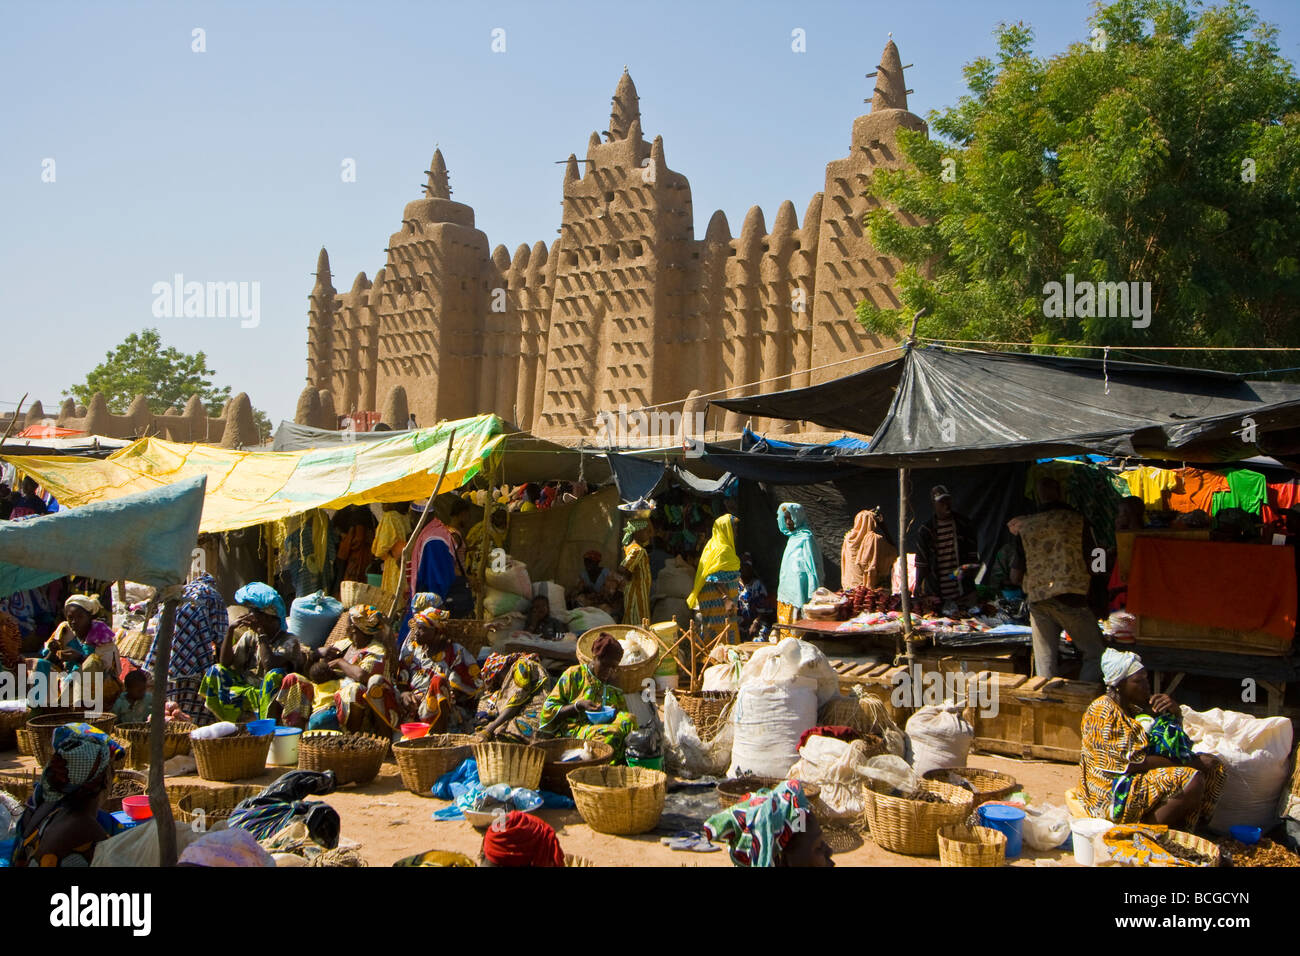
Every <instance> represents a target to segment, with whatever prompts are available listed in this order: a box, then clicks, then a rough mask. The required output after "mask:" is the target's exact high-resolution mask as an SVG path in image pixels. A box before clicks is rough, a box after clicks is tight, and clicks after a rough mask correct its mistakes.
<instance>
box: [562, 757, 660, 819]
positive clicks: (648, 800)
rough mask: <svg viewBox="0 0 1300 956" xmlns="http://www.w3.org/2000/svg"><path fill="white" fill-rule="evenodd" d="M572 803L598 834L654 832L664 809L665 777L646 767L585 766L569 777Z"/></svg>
mask: <svg viewBox="0 0 1300 956" xmlns="http://www.w3.org/2000/svg"><path fill="white" fill-rule="evenodd" d="M569 786H570V787H571V788H572V789H573V802H574V803H575V804H577V807H578V813H580V814H581V815H582V819H583V820H585V821H586V823H587V826H589V827H591V828H592V829H593V830H595V831H596V832H597V833H609V834H613V835H614V836H631V835H632V834H636V833H645V832H646V831H647V830H653V829H654V827H655V825H656V824H657V823H658V822H659V817H660V815H661V814H662V813H663V810H664V797H665V796H666V795H667V787H668V775H667V774H665V773H664V772H663V771H662V770H647V769H646V768H645V767H608V766H605V767H585V768H583V769H582V770H574V771H572V772H571V773H570V774H569Z"/></svg>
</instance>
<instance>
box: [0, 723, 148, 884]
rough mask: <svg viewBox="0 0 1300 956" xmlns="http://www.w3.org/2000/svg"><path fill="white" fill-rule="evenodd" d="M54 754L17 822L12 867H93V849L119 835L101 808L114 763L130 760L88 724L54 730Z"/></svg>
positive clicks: (109, 817) (64, 726) (109, 740)
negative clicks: (122, 759)
mask: <svg viewBox="0 0 1300 956" xmlns="http://www.w3.org/2000/svg"><path fill="white" fill-rule="evenodd" d="M52 748H53V749H52V753H51V755H50V759H49V762H48V763H46V764H45V769H44V770H43V771H42V773H41V779H40V781H39V782H38V783H37V784H36V787H35V789H34V790H33V791H32V795H31V797H30V798H29V799H28V801H27V807H26V809H25V810H24V811H23V815H22V816H21V817H19V819H18V840H17V844H16V846H15V849H14V856H13V864H12V865H13V866H42V867H57V866H67V867H73V866H78V867H81V866H90V861H91V860H92V859H93V858H94V856H95V847H96V845H98V844H99V843H102V842H103V841H104V840H107V839H108V838H109V837H110V836H113V835H114V834H115V833H116V832H117V831H118V830H119V829H120V827H119V825H118V824H117V823H116V821H114V819H113V818H112V817H111V816H110V815H109V814H107V813H105V812H103V810H102V809H101V806H102V804H103V802H104V797H105V795H106V794H107V793H108V791H109V787H110V786H111V785H112V782H113V771H114V762H115V761H116V760H118V759H119V758H121V757H124V756H125V754H126V751H125V749H124V748H123V747H122V745H121V744H119V743H118V742H117V741H116V740H114V739H113V738H112V737H110V736H108V735H107V734H104V733H101V732H100V731H98V730H96V729H95V728H94V727H91V726H90V725H89V724H84V723H74V724H64V725H63V726H62V727H56V728H55V729H54V737H53V741H52Z"/></svg>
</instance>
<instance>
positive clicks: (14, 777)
mask: <svg viewBox="0 0 1300 956" xmlns="http://www.w3.org/2000/svg"><path fill="white" fill-rule="evenodd" d="M40 779H41V771H40V768H37V767H29V768H27V769H26V770H4V771H0V790H3V791H4V792H5V793H7V794H9V796H11V797H13V798H14V799H15V800H17V801H18V802H19V803H26V802H27V798H28V797H30V796H31V795H32V790H33V789H34V788H35V787H36V781H38V780H40Z"/></svg>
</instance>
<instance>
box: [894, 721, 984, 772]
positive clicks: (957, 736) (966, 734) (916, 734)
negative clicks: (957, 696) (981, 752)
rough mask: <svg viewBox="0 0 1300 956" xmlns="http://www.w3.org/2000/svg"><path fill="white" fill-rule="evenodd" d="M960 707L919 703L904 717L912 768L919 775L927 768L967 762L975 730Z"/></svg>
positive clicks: (955, 765) (960, 764) (940, 767)
mask: <svg viewBox="0 0 1300 956" xmlns="http://www.w3.org/2000/svg"><path fill="white" fill-rule="evenodd" d="M961 711H962V709H961V707H959V706H958V705H956V704H944V705H943V706H941V707H922V708H921V709H920V710H918V711H917V712H916V713H914V714H913V715H912V716H911V717H909V718H908V720H907V728H906V730H907V739H908V740H909V741H911V744H912V768H913V769H914V770H915V771H916V772H917V773H918V774H920V775H921V776H925V774H926V773H927V772H928V771H931V770H941V769H944V768H947V767H964V766H966V755H967V754H969V753H970V745H971V740H972V739H974V737H975V732H974V730H972V729H971V725H970V724H968V723H967V722H966V721H965V720H963V719H962V716H961Z"/></svg>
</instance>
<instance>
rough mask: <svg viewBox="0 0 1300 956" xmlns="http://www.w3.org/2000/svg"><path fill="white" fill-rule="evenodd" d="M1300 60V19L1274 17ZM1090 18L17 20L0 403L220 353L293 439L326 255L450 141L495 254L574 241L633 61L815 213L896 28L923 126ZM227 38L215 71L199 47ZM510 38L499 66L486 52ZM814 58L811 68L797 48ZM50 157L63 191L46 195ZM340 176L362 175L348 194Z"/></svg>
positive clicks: (1028, 14) (214, 54)
mask: <svg viewBox="0 0 1300 956" xmlns="http://www.w3.org/2000/svg"><path fill="white" fill-rule="evenodd" d="M1255 7H1256V9H1257V10H1258V11H1259V12H1260V13H1261V15H1262V16H1263V18H1264V19H1265V20H1266V21H1269V22H1271V23H1274V24H1276V25H1277V26H1278V27H1280V29H1281V47H1282V51H1283V53H1284V54H1285V55H1286V56H1287V57H1288V58H1290V59H1291V60H1292V61H1293V62H1295V61H1296V60H1297V53H1298V52H1300V4H1297V3H1295V0H1259V2H1258V3H1256V4H1255ZM1090 10H1091V5H1090V4H1089V3H1087V2H1084V0H1048V2H1044V0H988V2H970V0H942V2H941V0H910V2H896V0H895V2H888V3H886V2H878V0H859V2H844V3H838V2H837V3H831V2H815V0H802V2H794V0H783V2H744V3H741V2H699V0H696V2H690V3H677V2H660V0H655V2H653V3H612V2H604V3H602V2H592V0H586V2H582V3H570V2H563V0H557V2H544V3H543V2H535V0H529V2H518V3H515V2H500V0H497V2H493V3H490V4H487V3H469V2H461V3H454V4H453V3H416V2H411V3H390V2H382V0H381V2H368V3H361V2H358V3H347V4H345V3H326V2H315V3H282V4H270V3H221V4H217V3H184V4H180V3H122V4H112V5H109V4H94V3H82V2H68V3H63V2H60V3H17V2H10V3H9V4H7V5H6V7H5V9H4V19H5V30H4V31H3V34H2V35H0V79H3V84H2V90H3V92H0V104H2V106H0V130H3V134H0V135H3V139H4V147H3V148H0V222H2V223H3V225H0V310H3V315H4V328H5V331H6V335H5V342H6V347H5V348H4V349H3V350H0V401H4V402H7V403H10V404H7V405H0V408H12V403H13V402H16V401H17V399H18V398H19V397H20V396H21V395H22V393H23V392H30V393H31V394H32V397H33V398H39V399H41V400H42V401H43V402H44V403H45V407H46V409H47V411H53V410H55V409H56V408H57V405H58V402H59V400H60V398H61V394H62V391H63V390H64V389H65V388H67V387H68V386H69V385H70V384H72V383H73V382H75V381H79V380H81V379H82V378H83V377H84V375H85V373H86V372H87V371H89V370H90V368H92V367H93V366H94V365H95V364H96V363H97V362H98V361H100V360H101V359H102V358H103V355H104V352H105V351H107V350H108V349H109V348H111V347H112V346H114V345H115V344H116V343H118V342H119V341H121V339H122V338H124V337H125V336H126V335H127V334H128V333H130V332H133V331H138V330H140V329H143V328H147V327H150V326H157V327H159V328H160V330H161V332H162V335H163V338H164V341H165V342H167V343H168V344H172V345H175V346H177V347H178V348H180V349H182V350H185V351H197V350H200V349H201V350H203V351H205V352H206V353H207V355H208V358H209V364H210V365H211V366H212V367H213V368H215V369H216V370H217V383H218V384H222V385H230V386H231V387H232V388H233V390H234V391H236V392H238V391H247V392H248V393H249V396H250V397H251V398H252V400H253V403H254V405H256V406H258V407H260V408H263V409H265V410H266V411H267V413H268V414H269V415H270V416H271V419H272V421H277V420H278V419H279V418H281V417H291V416H292V414H293V408H294V403H295V401H296V398H297V395H298V392H299V391H300V390H301V388H302V386H303V384H304V381H305V374H306V371H305V370H306V337H307V328H306V310H307V295H308V292H309V291H310V289H311V285H312V272H313V271H314V268H315V262H316V255H317V252H318V250H319V249H320V247H321V245H325V246H326V247H327V248H328V249H329V253H330V259H331V263H332V264H333V269H334V285H335V287H336V288H338V289H339V290H340V291H345V290H347V289H349V288H350V287H351V285H352V280H353V278H354V277H355V275H356V274H357V272H358V271H362V270H364V271H365V272H366V274H367V275H368V276H373V275H374V273H375V270H376V269H378V268H379V267H380V266H382V265H383V262H384V253H383V249H384V247H385V246H386V245H387V240H388V237H389V235H390V234H391V233H392V232H394V231H395V230H397V229H398V228H399V222H400V219H401V212H402V206H403V204H404V203H406V202H407V201H409V200H411V199H413V198H416V197H417V196H418V195H419V194H420V186H421V185H422V184H423V182H424V176H423V174H422V170H425V169H427V168H428V161H429V157H430V156H431V155H432V152H433V148H434V144H435V143H437V144H439V145H440V146H441V148H442V151H443V154H444V155H445V157H446V159H447V164H448V167H449V170H450V174H451V185H452V189H453V194H454V195H453V198H455V199H457V200H459V201H461V202H465V203H469V204H470V205H472V206H473V207H474V209H475V213H476V216H477V224H478V226H479V228H481V229H482V230H484V232H486V233H487V236H488V239H489V241H490V242H491V243H492V244H493V245H496V244H497V243H504V244H505V245H506V247H507V248H508V249H510V250H513V249H514V248H515V247H516V246H517V245H518V244H519V243H521V242H527V243H529V244H531V243H533V242H535V241H537V240H539V239H540V240H543V241H546V242H547V243H548V244H549V243H550V242H551V241H552V240H553V239H554V238H555V235H556V228H557V226H558V225H559V216H560V206H559V203H560V198H561V193H560V184H561V179H562V175H563V167H562V166H557V165H555V161H556V160H563V159H564V158H565V157H567V156H568V154H569V153H570V152H574V153H577V154H578V155H579V156H582V155H583V154H584V153H585V150H586V144H587V139H588V137H589V135H590V134H591V132H592V131H593V130H603V129H606V128H607V124H608V118H609V101H610V97H611V95H612V94H613V92H614V86H615V84H616V82H617V80H618V77H619V74H620V73H621V71H622V69H623V66H624V64H626V65H627V66H628V68H629V70H630V72H631V74H632V78H633V80H634V81H635V82H636V85H637V89H638V92H639V93H640V96H641V112H642V121H643V127H644V130H645V133H646V135H647V138H650V137H653V136H654V135H656V134H662V135H663V137H664V145H665V152H666V156H667V159H668V164H669V166H671V167H672V168H674V169H676V170H678V171H680V172H682V173H684V174H685V175H686V176H687V177H688V178H689V179H690V183H691V187H692V194H693V198H694V208H695V211H696V217H697V218H696V234H697V235H703V232H704V227H705V225H706V224H707V222H708V217H709V215H710V213H711V212H712V211H713V210H714V209H722V210H724V211H725V212H726V214H727V218H728V220H729V221H730V223H731V227H732V230H733V232H735V231H738V230H739V228H740V224H741V221H742V219H743V217H744V214H745V211H746V210H747V209H748V208H749V207H750V206H751V205H754V204H758V205H760V206H761V207H762V208H763V212H764V215H765V217H766V219H767V222H768V224H769V225H770V224H771V222H772V217H773V215H774V214H775V212H776V209H777V206H778V205H779V204H780V203H781V201H782V200H785V199H790V200H792V201H793V202H794V204H795V208H796V209H797V210H798V211H799V215H800V216H802V215H803V210H804V208H805V206H806V205H807V203H808V200H809V198H810V197H811V196H812V194H813V193H814V192H816V191H818V190H820V189H822V187H823V185H824V176H825V166H826V163H827V162H828V161H830V160H832V159H836V158H838V157H841V156H843V155H845V154H846V153H847V150H848V138H849V130H850V127H851V125H852V123H853V119H854V117H856V116H858V115H860V114H861V113H863V112H865V111H866V106H865V105H864V103H863V98H864V97H869V96H870V92H871V85H872V81H870V80H867V79H865V78H864V74H865V73H867V72H868V71H870V70H873V69H874V68H875V65H876V63H877V62H878V57H879V54H880V50H881V48H882V47H883V46H884V44H885V41H886V39H887V34H888V33H889V32H890V31H892V32H893V35H894V39H895V41H896V42H897V43H898V45H899V49H900V52H901V53H902V55H903V62H904V63H911V64H914V65H913V67H912V68H911V69H910V70H908V73H907V79H908V85H909V86H910V87H911V88H912V89H914V90H915V92H914V93H913V95H912V97H911V104H910V105H911V108H912V110H913V111H914V112H916V113H919V114H921V115H923V116H924V115H925V114H926V113H927V112H928V111H929V110H931V109H933V108H937V107H941V106H943V105H946V104H949V103H951V102H953V101H954V100H955V99H956V98H957V97H958V96H959V95H960V94H961V93H962V92H963V85H962V78H961V67H962V64H964V63H965V62H967V61H969V60H971V59H973V58H974V57H976V56H979V55H982V54H987V53H990V52H992V50H993V48H994V47H993V40H992V31H993V28H994V27H995V25H996V24H997V23H998V22H1000V21H1015V20H1025V21H1027V22H1028V23H1030V24H1031V25H1032V26H1033V27H1034V29H1035V31H1036V51H1037V52H1039V53H1042V54H1050V53H1054V52H1057V51H1059V50H1061V49H1063V48H1064V47H1065V46H1066V45H1067V44H1068V43H1070V42H1072V41H1075V40H1082V39H1085V38H1086V37H1087V34H1088V27H1087V23H1086V21H1087V17H1088V14H1089V12H1090ZM195 27H201V28H203V29H204V30H205V31H206V45H207V50H206V52H205V53H201V54H199V53H194V52H192V51H191V31H192V30H193V29H194V28H195ZM494 28H501V29H504V30H505V31H506V32H505V38H506V51H505V52H504V53H493V52H492V50H491V42H492V36H491V32H492V30H493V29H494ZM795 28H801V29H803V30H804V31H805V32H806V37H807V52H806V53H802V54H796V53H793V52H792V51H791V31H792V30H794V29H795ZM46 158H52V159H54V160H55V176H56V179H55V182H53V183H43V182H42V181H41V174H42V161H43V160H45V159H46ZM345 158H352V159H354V160H355V161H356V167H357V180H356V182H354V183H344V182H342V180H341V177H340V169H341V163H342V162H343V161H344V159H345ZM175 273H181V274H183V275H184V276H185V277H186V280H187V281H190V280H198V281H205V282H206V281H247V282H254V281H256V282H259V283H260V285H261V324H260V325H259V326H258V327H257V328H253V329H245V328H241V327H240V322H239V320H238V319H184V318H172V319H155V318H154V316H153V313H152V305H153V301H154V296H153V293H152V292H151V289H152V287H153V284H154V283H156V282H160V281H168V280H170V279H171V277H172V276H173V274H175Z"/></svg>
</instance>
